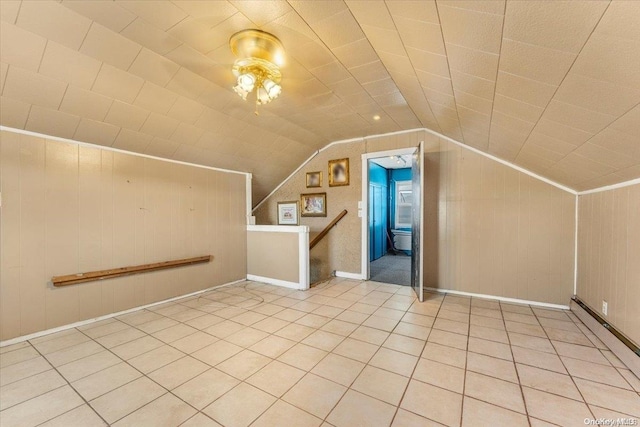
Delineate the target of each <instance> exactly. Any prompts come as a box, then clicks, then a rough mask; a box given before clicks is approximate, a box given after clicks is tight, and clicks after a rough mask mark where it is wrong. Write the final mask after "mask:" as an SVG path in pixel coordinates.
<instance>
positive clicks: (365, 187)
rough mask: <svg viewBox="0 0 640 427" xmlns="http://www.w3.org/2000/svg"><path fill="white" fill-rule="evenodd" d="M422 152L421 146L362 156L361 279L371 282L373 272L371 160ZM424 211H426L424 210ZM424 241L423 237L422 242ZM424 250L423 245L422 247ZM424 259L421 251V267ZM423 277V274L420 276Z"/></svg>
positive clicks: (421, 224)
mask: <svg viewBox="0 0 640 427" xmlns="http://www.w3.org/2000/svg"><path fill="white" fill-rule="evenodd" d="M416 149H418V151H419V150H420V146H417V147H409V148H399V149H396V150H386V151H376V152H372V153H364V154H363V155H362V181H361V182H362V199H361V200H360V201H359V202H358V216H360V219H361V226H362V238H361V250H360V253H361V261H360V262H361V270H360V271H361V278H362V279H363V280H369V278H370V274H371V272H370V271H369V238H370V236H369V160H371V159H377V158H380V157H389V156H401V155H407V154H408V155H412V154H414V153H415V152H416ZM420 175H421V182H424V170H423V168H421V169H420ZM423 210H424V209H423ZM420 227H421V229H424V215H420ZM422 241H423V239H422V237H421V239H420V242H421V243H422ZM421 248H422V245H421ZM423 259H424V254H423V251H420V260H419V262H420V266H422V265H423V264H424V263H423ZM420 276H421V277H422V274H421V275H420Z"/></svg>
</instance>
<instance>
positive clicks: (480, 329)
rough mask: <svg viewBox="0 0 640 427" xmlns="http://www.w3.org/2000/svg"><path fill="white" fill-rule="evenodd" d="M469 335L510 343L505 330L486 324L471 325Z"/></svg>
mask: <svg viewBox="0 0 640 427" xmlns="http://www.w3.org/2000/svg"><path fill="white" fill-rule="evenodd" d="M469 336H472V337H475V338H482V339H485V340H489V341H496V342H500V343H503V344H509V338H508V337H507V333H506V332H505V331H502V330H499V329H493V328H487V327H485V326H478V325H471V327H470V329H469Z"/></svg>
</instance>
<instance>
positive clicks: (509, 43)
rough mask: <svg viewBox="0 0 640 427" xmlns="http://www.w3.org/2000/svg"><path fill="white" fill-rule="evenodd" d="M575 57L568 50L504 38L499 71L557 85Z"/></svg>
mask: <svg viewBox="0 0 640 427" xmlns="http://www.w3.org/2000/svg"><path fill="white" fill-rule="evenodd" d="M575 59H576V55H575V54H573V53H570V52H564V51H561V50H554V49H549V48H546V47H542V46H537V45H533V44H528V43H522V42H517V41H514V40H508V39H504V40H503V41H502V51H501V56H500V71H504V72H505V73H510V74H516V75H519V76H522V77H526V78H528V79H533V80H538V81H541V82H543V83H548V84H551V85H556V86H557V85H559V84H560V83H561V82H562V79H564V77H565V75H566V74H567V72H568V71H569V68H571V65H572V64H573V61H574V60H575Z"/></svg>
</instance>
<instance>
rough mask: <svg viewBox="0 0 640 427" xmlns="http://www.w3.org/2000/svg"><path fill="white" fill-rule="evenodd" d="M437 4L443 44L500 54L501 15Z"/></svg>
mask: <svg viewBox="0 0 640 427" xmlns="http://www.w3.org/2000/svg"><path fill="white" fill-rule="evenodd" d="M440 3H441V2H438V12H439V14H440V21H441V26H442V33H443V34H444V41H445V44H447V45H448V44H454V45H457V46H464V47H467V48H470V49H474V50H481V51H483V52H488V53H494V54H498V53H500V42H501V39H502V23H503V16H502V15H493V14H487V13H481V12H476V11H473V10H470V9H460V8H457V7H448V6H445V5H441V4H440Z"/></svg>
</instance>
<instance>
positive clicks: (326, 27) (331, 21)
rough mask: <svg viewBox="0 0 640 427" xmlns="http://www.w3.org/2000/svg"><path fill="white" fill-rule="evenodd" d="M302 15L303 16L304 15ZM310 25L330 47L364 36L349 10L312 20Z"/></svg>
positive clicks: (342, 44)
mask: <svg viewBox="0 0 640 427" xmlns="http://www.w3.org/2000/svg"><path fill="white" fill-rule="evenodd" d="M302 16H303V18H304V17H305V15H302ZM312 27H313V29H314V31H315V32H316V33H317V34H318V36H320V38H321V39H322V40H323V41H324V43H325V44H326V45H327V46H328V47H329V48H330V49H333V48H336V47H339V46H344V45H346V44H349V43H353V42H355V41H358V40H360V39H361V38H363V37H364V34H363V32H362V30H361V29H360V26H359V25H358V22H357V21H356V20H355V19H354V18H353V15H352V14H351V11H349V10H343V11H342V12H338V13H336V14H335V15H331V17H330V18H326V19H323V20H321V21H318V22H314V23H313V24H312Z"/></svg>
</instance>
